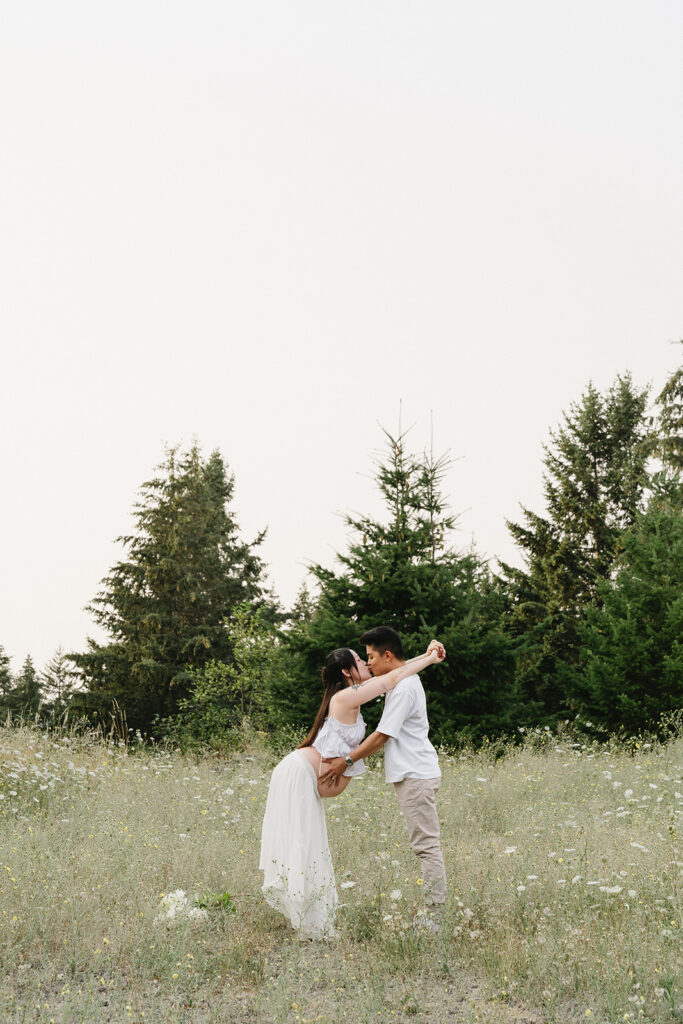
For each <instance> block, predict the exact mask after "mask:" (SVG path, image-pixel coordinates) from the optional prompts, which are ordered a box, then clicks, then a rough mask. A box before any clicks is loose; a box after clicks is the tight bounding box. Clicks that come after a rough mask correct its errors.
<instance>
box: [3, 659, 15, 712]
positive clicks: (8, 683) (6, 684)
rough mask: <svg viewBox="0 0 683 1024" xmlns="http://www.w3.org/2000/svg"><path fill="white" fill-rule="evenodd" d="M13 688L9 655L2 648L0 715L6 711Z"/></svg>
mask: <svg viewBox="0 0 683 1024" xmlns="http://www.w3.org/2000/svg"><path fill="white" fill-rule="evenodd" d="M13 686H14V680H13V679H12V673H11V671H10V659H9V655H8V654H7V653H6V652H5V648H4V647H0V713H1V712H2V711H3V710H4V709H5V700H6V698H7V696H8V695H9V693H10V692H11V690H12V687H13Z"/></svg>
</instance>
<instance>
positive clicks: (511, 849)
mask: <svg viewBox="0 0 683 1024" xmlns="http://www.w3.org/2000/svg"><path fill="white" fill-rule="evenodd" d="M505 852H506V853H508V854H509V853H517V847H516V846H506V847H505Z"/></svg>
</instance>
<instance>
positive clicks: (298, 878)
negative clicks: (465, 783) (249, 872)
mask: <svg viewBox="0 0 683 1024" xmlns="http://www.w3.org/2000/svg"><path fill="white" fill-rule="evenodd" d="M360 641H361V643H363V644H365V650H366V655H367V661H363V659H362V658H360V657H359V656H358V654H356V652H355V651H352V650H350V649H349V648H348V647H340V648H338V649H337V650H334V651H332V652H331V653H330V654H328V656H327V658H326V659H325V664H324V666H323V669H322V682H323V687H324V692H323V699H322V703H321V705H320V707H319V709H318V713H317V715H316V716H315V721H314V723H313V726H312V728H311V731H310V732H309V734H308V736H307V737H306V739H305V740H304V741H303V743H301V744H300V746H299V747H297V749H296V750H293V751H292V752H291V753H290V754H288V755H287V756H286V757H285V758H284V759H283V760H282V761H280V763H279V764H278V765H277V766H276V767H275V768H274V769H273V774H272V776H271V779H270V785H269V787H268V799H267V801H266V811H265V815H264V818H263V829H262V832H261V857H260V861H259V867H260V869H261V870H262V871H263V873H264V882H263V887H262V892H263V895H264V898H265V900H266V902H267V903H268V904H269V905H270V906H271V907H274V908H275V909H276V910H279V911H280V912H281V913H283V914H284V915H285V917H286V918H288V920H289V921H290V923H291V924H292V926H293V927H294V928H295V929H296V931H297V932H298V933H299V935H300V937H301V938H311V939H318V938H331V937H333V935H334V922H335V913H336V908H337V904H338V902H339V900H338V896H337V888H336V885H335V879H334V869H333V866H332V858H331V856H330V848H329V844H328V841H327V824H326V821H325V809H324V805H323V799H324V798H326V797H335V796H339V794H340V793H341V792H343V790H344V789H346V787H347V785H348V784H349V782H350V781H351V779H352V778H354V777H355V776H357V775H362V774H363V772H364V771H365V765H364V764H363V758H364V757H368V756H369V755H370V754H374V753H375V752H376V751H378V750H380V749H381V748H384V770H385V775H386V781H387V783H393V786H394V790H395V792H396V796H397V798H398V802H399V806H400V808H401V810H402V811H403V814H404V817H405V820H406V825H407V827H408V834H409V836H410V843H411V846H412V849H413V852H414V853H415V854H416V856H417V857H418V858H419V859H420V864H421V869H422V877H423V892H424V896H425V903H426V904H427V905H436V906H438V905H440V904H443V903H444V902H445V900H446V870H445V867H444V860H443V854H442V852H441V844H440V838H439V837H440V830H439V816H438V814H437V810H436V800H435V796H436V792H437V790H438V788H439V783H440V779H441V770H440V768H439V762H438V758H437V755H436V751H435V749H434V747H433V746H432V744H431V743H430V742H429V722H428V720H427V703H426V699H425V692H424V689H423V688H422V683H421V682H420V678H419V676H418V675H417V673H418V672H421V671H422V670H423V669H425V668H427V667H428V666H429V665H436V664H438V663H439V662H442V661H443V660H444V658H445V657H446V650H445V648H444V646H443V644H441V643H440V642H439V641H438V640H432V642H431V643H430V645H429V647H428V648H427V650H426V651H425V653H424V654H421V655H419V656H418V657H416V658H411V659H410V661H406V660H405V658H404V655H403V645H402V643H401V638H400V636H399V634H398V633H397V632H396V630H394V629H391V627H389V626H377V627H376V628H374V629H369V630H368V631H367V632H365V633H363V635H362V636H361V638H360ZM382 694H386V695H387V697H386V701H385V704H384V712H383V714H382V717H381V719H380V722H379V725H378V726H377V730H376V731H375V732H373V733H371V734H370V735H369V736H368V737H367V738H364V737H365V722H364V721H363V716H362V715H361V713H360V707H361V704H367V702H368V701H370V700H374V699H375V698H376V697H379V696H381V695H382Z"/></svg>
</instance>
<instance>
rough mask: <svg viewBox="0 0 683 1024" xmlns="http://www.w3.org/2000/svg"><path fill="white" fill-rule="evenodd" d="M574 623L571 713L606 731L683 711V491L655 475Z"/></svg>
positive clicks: (649, 724) (630, 728) (631, 729)
mask: <svg viewBox="0 0 683 1024" xmlns="http://www.w3.org/2000/svg"><path fill="white" fill-rule="evenodd" d="M599 589H600V597H601V602H600V603H599V604H593V605H591V606H589V607H588V608H587V610H586V615H585V617H584V619H583V621H582V622H581V624H580V626H579V639H580V650H581V661H580V664H579V665H578V666H577V669H576V671H575V673H574V678H573V680H572V682H573V685H572V687H571V700H572V705H573V709H574V710H575V711H577V712H578V713H579V714H580V715H581V716H582V718H583V719H584V720H587V721H591V722H592V724H593V725H594V726H595V727H596V728H601V729H602V730H604V731H605V732H614V731H617V730H625V731H627V732H628V733H630V734H634V733H636V732H639V731H640V730H641V729H650V728H656V726H657V724H658V720H659V718H660V716H661V715H663V714H665V713H666V712H669V711H673V710H675V709H680V708H681V707H683V486H682V485H681V482H680V480H676V479H674V478H672V477H670V476H669V477H667V476H666V475H665V474H662V475H660V476H658V477H657V478H656V479H655V481H654V487H653V493H652V496H651V498H650V501H649V504H648V508H647V510H646V511H645V512H644V513H643V514H641V515H639V516H637V517H636V520H635V522H634V524H633V526H632V527H631V528H630V529H628V530H627V531H626V532H625V533H624V535H623V536H622V538H621V552H620V554H619V557H618V560H617V563H616V567H615V574H614V578H613V579H604V580H602V581H601V583H600V585H599Z"/></svg>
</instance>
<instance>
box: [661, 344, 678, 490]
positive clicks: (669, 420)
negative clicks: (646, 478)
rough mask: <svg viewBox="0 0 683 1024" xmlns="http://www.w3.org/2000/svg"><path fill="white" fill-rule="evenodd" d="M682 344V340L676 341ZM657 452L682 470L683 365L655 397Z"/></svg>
mask: <svg viewBox="0 0 683 1024" xmlns="http://www.w3.org/2000/svg"><path fill="white" fill-rule="evenodd" d="M678 344H679V345H683V341H679V342H678ZM656 402H657V405H658V406H659V417H658V422H657V454H658V455H659V457H660V458H661V459H662V461H663V462H664V463H665V464H666V465H668V466H669V467H670V468H671V469H672V470H674V471H675V472H678V473H680V472H681V470H683V366H679V367H678V369H677V370H674V372H673V373H672V374H671V376H670V377H669V379H668V380H667V382H666V384H665V385H664V387H663V388H662V390H661V392H660V393H659V395H657V399H656Z"/></svg>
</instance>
